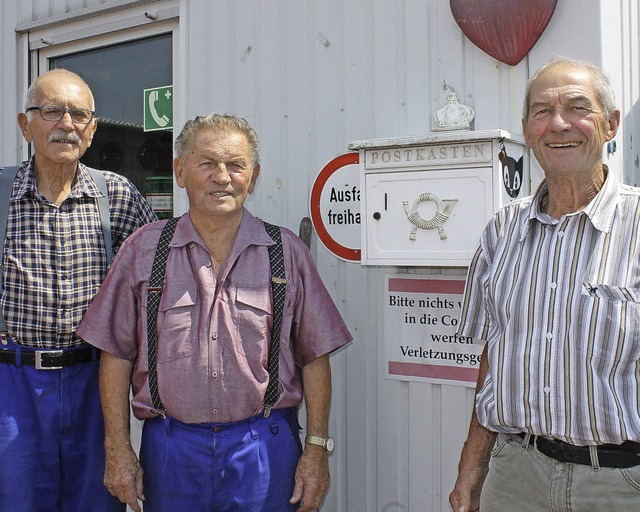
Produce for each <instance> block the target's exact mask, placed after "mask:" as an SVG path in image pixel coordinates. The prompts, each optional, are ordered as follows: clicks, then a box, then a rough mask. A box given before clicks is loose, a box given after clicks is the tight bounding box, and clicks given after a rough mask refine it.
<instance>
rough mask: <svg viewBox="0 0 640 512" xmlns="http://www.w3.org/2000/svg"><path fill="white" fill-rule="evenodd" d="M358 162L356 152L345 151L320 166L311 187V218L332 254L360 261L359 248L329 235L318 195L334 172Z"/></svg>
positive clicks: (319, 235) (322, 240) (319, 236)
mask: <svg viewBox="0 0 640 512" xmlns="http://www.w3.org/2000/svg"><path fill="white" fill-rule="evenodd" d="M359 162H360V159H359V154H358V153H346V154H344V155H340V156H338V157H336V158H334V159H333V160H331V161H330V162H329V163H328V164H327V165H325V166H324V167H323V168H322V170H321V171H320V173H319V174H318V176H317V178H316V181H315V183H314V184H313V188H312V189H311V200H310V203H311V204H310V210H311V220H312V222H313V226H314V227H315V230H316V233H318V238H320V241H321V242H322V243H323V244H324V245H325V247H326V248H327V249H329V250H330V251H331V252H332V253H333V254H335V255H336V256H338V257H340V258H343V259H345V260H350V261H360V249H354V248H350V247H345V246H344V245H342V244H340V243H339V242H337V241H336V240H335V239H334V238H333V237H332V236H331V234H330V233H329V231H328V230H327V227H326V226H325V225H324V221H323V219H322V212H321V211H320V196H321V195H322V190H323V188H324V186H325V184H326V183H327V180H328V179H329V178H330V177H331V175H332V174H333V173H334V172H336V171H337V170H338V169H340V168H341V167H344V166H345V165H351V164H357V163H359Z"/></svg>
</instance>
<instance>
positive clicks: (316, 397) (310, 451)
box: [290, 354, 331, 512]
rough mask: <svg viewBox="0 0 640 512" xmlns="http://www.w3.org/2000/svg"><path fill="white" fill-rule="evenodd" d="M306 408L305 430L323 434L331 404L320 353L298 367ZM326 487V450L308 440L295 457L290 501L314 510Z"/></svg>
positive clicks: (328, 373) (325, 358)
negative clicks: (294, 475) (293, 482)
mask: <svg viewBox="0 0 640 512" xmlns="http://www.w3.org/2000/svg"><path fill="white" fill-rule="evenodd" d="M302 385H303V390H304V401H305V405H306V409H307V434H308V435H312V436H318V437H327V436H328V432H329V409H330V407H331V366H330V364H329V355H328V354H327V355H324V356H322V357H319V358H318V359H315V360H314V361H312V362H310V363H309V364H307V365H306V366H304V367H303V368H302ZM328 490H329V454H328V453H327V451H326V450H325V449H324V448H323V447H322V446H317V445H313V444H308V445H306V446H305V448H304V452H303V453H302V456H301V457H300V460H299V461H298V467H297V468H296V483H295V488H294V490H293V496H292V497H291V500H290V502H291V503H298V502H300V508H299V509H298V510H299V511H300V512H308V511H311V510H317V509H318V508H319V507H320V505H321V504H322V502H323V501H324V498H325V496H326V495H327V491H328Z"/></svg>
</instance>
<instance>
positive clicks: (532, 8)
mask: <svg viewBox="0 0 640 512" xmlns="http://www.w3.org/2000/svg"><path fill="white" fill-rule="evenodd" d="M556 3H557V0H450V2H449V4H450V6H451V12H452V13H453V17H454V19H455V20H456V23H457V24H458V25H459V26H460V28H461V29H462V32H463V33H464V35H466V36H467V37H468V38H469V39H470V40H471V42H472V43H473V44H475V45H476V46H477V47H478V48H480V49H481V50H483V51H485V52H487V53H488V54H489V55H491V56H492V57H494V58H496V59H498V60H499V61H500V62H504V63H505V64H509V65H510V66H515V65H516V64H517V63H518V62H520V61H521V60H522V59H523V58H524V57H525V55H527V53H529V51H530V50H531V48H533V45H534V44H536V41H537V40H538V39H539V37H540V36H541V35H542V33H543V32H544V29H545V28H547V25H548V24H549V21H550V20H551V16H553V11H554V10H555V8H556Z"/></svg>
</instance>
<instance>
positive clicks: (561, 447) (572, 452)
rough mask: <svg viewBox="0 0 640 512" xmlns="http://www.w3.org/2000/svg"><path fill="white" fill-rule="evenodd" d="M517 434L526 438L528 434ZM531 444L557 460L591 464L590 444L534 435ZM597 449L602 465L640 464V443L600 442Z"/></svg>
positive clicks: (621, 466) (530, 439)
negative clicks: (580, 444) (576, 443)
mask: <svg viewBox="0 0 640 512" xmlns="http://www.w3.org/2000/svg"><path fill="white" fill-rule="evenodd" d="M517 435H518V436H519V437H521V438H522V439H524V438H525V435H526V434H524V433H520V434H517ZM529 445H530V446H533V447H534V448H536V450H538V451H539V452H540V453H541V454H543V455H546V456H547V457H551V458H552V459H555V460H557V461H560V462H570V463H572V464H584V465H587V466H591V456H590V454H589V447H588V446H576V445H573V444H569V443H565V442H564V441H560V440H559V439H549V438H547V437H540V436H533V435H532V436H531V437H530V438H529ZM596 449H597V451H598V462H599V464H600V466H602V467H605V468H631V467H633V466H637V465H640V443H636V442H634V441H625V442H624V443H622V444H599V445H597V446H596Z"/></svg>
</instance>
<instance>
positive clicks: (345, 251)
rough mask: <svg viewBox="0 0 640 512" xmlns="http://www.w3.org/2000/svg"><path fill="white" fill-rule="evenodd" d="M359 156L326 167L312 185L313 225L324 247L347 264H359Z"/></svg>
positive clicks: (351, 155)
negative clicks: (352, 262) (347, 262)
mask: <svg viewBox="0 0 640 512" xmlns="http://www.w3.org/2000/svg"><path fill="white" fill-rule="evenodd" d="M359 168H360V166H359V155H358V153H346V154H344V155H340V156H338V157H336V158H334V159H333V160H331V161H330V162H329V163H328V164H327V165H325V166H324V167H323V168H322V170H321V171H320V173H319V174H318V176H317V177H316V180H315V182H314V184H313V188H312V189H311V198H310V201H309V203H310V204H309V209H310V211H311V222H313V227H314V228H315V230H316V233H318V238H319V239H320V241H321V242H322V243H323V245H324V246H325V247H326V248H327V249H328V250H329V251H330V252H331V253H333V254H335V255H336V256H338V257H339V258H342V259H344V260H347V261H360V175H359Z"/></svg>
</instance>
